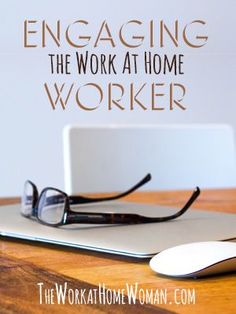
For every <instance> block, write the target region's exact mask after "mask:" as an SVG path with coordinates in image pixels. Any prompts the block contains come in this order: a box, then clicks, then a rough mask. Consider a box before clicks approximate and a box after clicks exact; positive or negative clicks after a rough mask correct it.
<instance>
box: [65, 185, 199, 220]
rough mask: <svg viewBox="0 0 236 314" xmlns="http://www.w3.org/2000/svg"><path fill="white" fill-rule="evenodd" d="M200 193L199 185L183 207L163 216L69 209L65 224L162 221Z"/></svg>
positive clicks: (182, 212) (184, 209)
mask: <svg viewBox="0 0 236 314" xmlns="http://www.w3.org/2000/svg"><path fill="white" fill-rule="evenodd" d="M199 194H200V189H199V187H196V189H195V190H194V192H193V194H192V196H191V197H190V199H189V200H188V201H187V203H186V204H185V205H184V207H183V208H182V209H181V210H180V211H178V212H177V213H175V214H173V215H170V216H165V217H146V216H141V215H137V214H118V213H99V212H98V213H94V212H93V213H90V212H74V211H71V210H70V211H69V212H68V215H67V219H66V224H70V223H88V224H138V223H151V222H163V221H168V220H172V219H175V218H177V217H179V216H181V215H183V214H184V213H185V212H186V211H187V210H188V208H189V207H190V206H191V205H192V203H193V202H194V201H195V200H196V198H197V197H198V196H199Z"/></svg>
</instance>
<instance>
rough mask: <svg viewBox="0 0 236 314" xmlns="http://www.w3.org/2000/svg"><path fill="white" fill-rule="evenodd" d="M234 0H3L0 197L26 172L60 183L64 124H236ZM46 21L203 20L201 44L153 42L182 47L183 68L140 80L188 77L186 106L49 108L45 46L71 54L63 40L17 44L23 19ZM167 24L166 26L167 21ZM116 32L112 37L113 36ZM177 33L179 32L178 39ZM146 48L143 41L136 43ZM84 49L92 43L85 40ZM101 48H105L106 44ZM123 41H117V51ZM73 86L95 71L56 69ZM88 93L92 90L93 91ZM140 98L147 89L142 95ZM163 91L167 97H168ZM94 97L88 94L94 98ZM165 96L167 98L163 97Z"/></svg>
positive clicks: (17, 189) (16, 189)
mask: <svg viewBox="0 0 236 314" xmlns="http://www.w3.org/2000/svg"><path fill="white" fill-rule="evenodd" d="M235 12H236V2H235V1H234V0H226V1H211V0H210V1H207V2H206V1H203V0H199V1H187V0H179V1H175V2H174V1H170V0H168V1H166V0H163V1H158V2H157V1H155V0H148V1H138V2H137V1H134V0H131V1H124V0H121V1H116V2H114V1H113V2H111V1H107V0H100V1H92V0H88V1H71V0H68V1H50V2H49V1H38V2H33V1H26V0H22V1H17V0H9V1H2V2H1V4H0V20H1V27H0V43H1V50H0V91H1V93H0V94H1V98H0V119H1V123H0V145H1V146H0V147H1V154H0V178H1V179H0V196H8V195H9V196H10V195H11V196H14V195H20V194H21V190H22V186H23V182H24V181H25V179H27V178H29V179H31V180H33V181H35V183H37V184H38V185H39V187H44V186H50V185H52V186H57V187H58V188H62V189H63V155H62V129H63V127H64V125H66V124H108V123H115V124H124V123H128V124H141V123H145V124H148V123H150V124H162V123H164V124H166V123H175V124H176V123H177V124H178V123H183V124H190V123H227V124H231V125H232V126H233V127H234V129H236V119H235V116H236V105H235V99H236V88H235V87H236V86H235V77H236V36H235V29H236V20H235ZM26 19H32V20H38V21H39V20H40V21H41V20H47V21H48V23H49V24H52V23H55V21H56V20H58V19H60V20H62V21H63V23H65V24H66V23H67V22H68V23H71V22H73V21H75V20H77V19H84V20H87V21H89V22H90V25H89V27H90V30H92V33H93V34H96V33H97V29H99V26H100V25H101V22H102V21H104V20H106V21H107V22H108V24H110V25H111V28H112V30H113V31H114V33H116V30H117V29H118V28H119V26H120V25H122V24H124V23H125V22H126V21H128V20H132V19H136V20H141V21H142V22H143V25H144V28H142V31H143V33H144V35H145V34H146V35H147V31H148V30H147V28H146V26H147V25H148V21H150V20H154V21H157V22H158V21H160V20H161V19H162V20H164V21H165V22H166V23H167V25H172V26H173V21H175V20H176V19H178V20H179V23H180V26H181V27H182V26H183V25H185V24H187V23H189V22H191V21H193V20H198V19H201V20H204V21H206V27H205V28H204V29H202V30H204V32H207V35H208V37H209V38H208V42H207V44H206V45H205V46H204V47H202V48H201V49H199V50H198V49H197V50H196V49H195V50H193V49H189V47H186V46H184V45H182V44H181V45H180V46H181V47H179V48H177V49H176V48H175V47H173V45H172V44H171V42H170V41H168V40H167V43H166V47H165V49H164V50H162V51H160V48H159V47H156V48H154V49H152V51H153V52H156V53H164V52H165V53H167V54H170V55H171V54H175V53H177V54H179V53H183V54H184V75H183V76H181V77H178V78H176V77H175V76H174V75H169V76H168V78H166V77H163V76H156V75H151V76H147V77H145V82H147V83H151V82H153V81H156V82H163V81H165V82H166V83H169V82H172V81H173V80H178V82H180V83H183V84H186V88H187V93H186V96H185V103H186V106H187V110H185V111H182V110H178V108H177V109H176V110H173V111H169V110H168V109H166V110H163V111H155V112H153V111H150V110H146V111H143V110H134V111H130V110H124V111H121V110H112V111H108V110H107V108H106V107H105V106H101V107H100V108H99V110H95V111H84V110H80V109H79V108H78V106H76V105H75V104H74V101H71V102H69V103H68V107H67V109H66V110H65V111H63V110H62V109H61V108H57V109H56V110H54V111H53V110H52V107H51V106H50V104H49V102H48V99H47V96H46V94H45V91H44V90H43V84H44V83H45V82H49V83H53V81H55V80H56V79H57V76H56V75H51V74H50V71H49V69H50V64H49V58H48V53H59V51H60V52H61V53H74V52H75V49H71V48H70V47H68V46H67V45H63V48H62V49H61V50H59V49H57V48H56V47H55V45H53V43H52V42H51V43H50V44H49V46H48V47H47V48H40V49H25V48H24V46H23V25H24V20H26ZM170 28H171V26H170ZM117 36H118V35H117V34H114V37H115V38H117ZM181 40H182V39H180V41H181ZM144 50H149V47H148V43H147V42H145V43H144V45H143V46H142V47H140V48H138V49H137V51H138V52H142V51H144ZM88 51H89V52H93V51H94V48H93V47H92V46H88ZM98 51H99V52H104V51H105V52H109V49H108V48H107V47H106V45H104V46H101V47H100V48H99V49H98ZM123 52H124V48H123V47H122V46H120V45H117V47H116V53H118V54H119V53H123ZM60 80H61V81H63V80H69V81H73V82H76V84H78V85H82V84H85V83H86V82H89V81H92V80H94V76H93V75H90V74H88V75H86V77H85V76H83V77H82V76H78V75H75V74H72V75H70V76H69V78H68V76H66V75H62V76H60ZM96 81H98V82H102V84H104V86H105V85H106V83H108V82H110V81H112V82H122V83H123V84H124V85H127V84H129V81H133V82H135V83H136V84H140V85H141V84H142V83H143V81H144V76H143V75H142V73H141V74H139V75H134V76H132V75H126V76H119V75H116V76H115V75H113V76H109V77H104V76H99V75H98V76H97V77H96ZM91 97H93V95H91ZM144 97H145V96H144ZM167 97H168V96H167ZM92 99H93V98H91V101H92ZM166 103H167V100H166Z"/></svg>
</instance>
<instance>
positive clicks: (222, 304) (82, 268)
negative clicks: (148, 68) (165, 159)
mask: <svg viewBox="0 0 236 314" xmlns="http://www.w3.org/2000/svg"><path fill="white" fill-rule="evenodd" d="M189 194H191V192H190V191H181V192H179V191H178V192H171V191H169V192H145V193H144V192H142V193H136V194H135V195H131V196H129V197H127V198H126V199H127V200H130V201H138V202H143V203H150V204H163V205H165V204H166V205H173V206H178V205H179V206H181V205H182V204H183V203H184V202H185V200H186V198H187V197H188V195H189ZM17 201H19V199H2V200H1V201H0V203H1V204H7V203H8V204H9V203H13V202H17ZM193 207H195V208H199V209H208V210H217V211H223V212H232V213H236V190H234V189H231V190H205V191H203V192H202V194H201V196H200V198H199V199H198V201H197V202H196V203H195V204H194V206H193ZM0 259H1V260H0V271H1V283H0V294H1V298H0V313H56V312H57V313H84V312H86V311H87V312H88V313H170V312H175V313H191V314H192V313H199V314H200V313H201V314H202V313H207V314H211V313H212V314H217V313H235V312H236V310H235V309H236V275H235V273H234V274H228V275H223V276H214V277H208V278H205V279H179V280H173V279H169V278H167V277H161V276H158V275H156V274H155V273H153V272H152V271H151V269H150V268H149V266H148V260H144V261H141V262H140V261H139V260H135V259H131V258H124V257H119V256H112V255H109V254H102V253H93V252H88V251H82V250H78V249H72V248H64V247H59V246H55V245H42V244H39V243H30V242H26V241H20V240H13V239H6V238H1V240H0ZM39 282H43V283H45V287H47V288H48V289H49V288H53V287H54V286H55V283H58V284H63V283H65V282H68V283H69V284H70V287H72V288H73V289H75V288H78V287H79V288H83V289H85V288H86V289H87V290H89V289H93V288H94V287H98V285H99V284H104V285H105V287H106V288H107V289H116V290H118V289H124V287H126V284H129V285H135V283H137V285H138V287H139V288H140V289H143V290H145V289H147V290H148V291H151V290H154V291H164V290H165V289H167V294H168V303H167V304H156V305H148V304H146V305H145V304H144V305H140V304H139V302H138V300H137V304H136V305H129V304H127V302H126V304H120V305H119V304H115V305H112V306H111V305H107V304H105V305H100V304H96V305H95V304H93V305H88V304H87V305H83V306H82V305H68V304H67V305H57V304H53V305H52V304H39V293H38V286H37V283H39ZM192 291H194V293H195V304H193V302H190V304H176V298H175V295H176V296H177V301H178V302H180V301H181V300H180V299H181V298H180V296H181V293H183V295H184V294H187V293H188V292H189V293H192ZM186 299H187V298H186ZM126 300H127V299H126ZM182 301H183V300H182ZM185 301H186V300H185ZM190 301H191V300H190ZM180 303H181V302H180ZM182 303H183V302H182Z"/></svg>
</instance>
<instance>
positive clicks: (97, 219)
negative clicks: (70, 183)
mask: <svg viewBox="0 0 236 314" xmlns="http://www.w3.org/2000/svg"><path fill="white" fill-rule="evenodd" d="M150 180H151V175H150V174H147V175H146V176H145V177H144V178H143V179H142V180H141V181H140V182H138V183H137V184H136V185H134V186H133V187H132V188H130V189H129V190H127V191H126V192H123V193H121V194H116V195H113V196H109V197H99V198H90V197H85V196H68V195H67V194H66V193H65V192H63V191H60V190H58V189H56V188H52V187H47V188H44V189H43V190H42V192H41V193H40V194H39V192H38V189H37V187H36V185H35V184H34V183H33V182H31V181H29V180H28V181H26V182H25V185H24V192H23V196H22V205H21V214H22V215H23V216H25V217H28V218H31V217H34V218H36V219H37V220H38V221H39V222H40V223H42V224H45V225H48V226H53V227H59V226H62V225H67V224H73V223H83V224H138V223H151V222H163V221H168V220H172V219H175V218H177V217H179V216H181V215H183V214H184V213H185V212H186V211H187V210H188V208H189V207H190V206H191V205H192V203H193V202H194V201H195V200H196V198H197V197H198V196H199V194H200V189H199V188H198V187H196V189H195V190H194V192H193V194H192V196H191V197H190V198H189V200H188V201H187V203H186V204H185V205H184V206H183V208H182V209H180V210H178V211H177V212H176V213H174V214H172V215H169V216H163V217H146V216H142V215H138V214H128V213H105V212H84V211H74V210H72V209H71V205H76V204H89V203H95V202H104V201H111V200H116V199H119V198H122V197H124V196H127V195H128V194H130V193H132V192H134V191H135V190H137V189H138V188H139V187H141V186H143V185H144V184H145V183H147V182H148V181H150Z"/></svg>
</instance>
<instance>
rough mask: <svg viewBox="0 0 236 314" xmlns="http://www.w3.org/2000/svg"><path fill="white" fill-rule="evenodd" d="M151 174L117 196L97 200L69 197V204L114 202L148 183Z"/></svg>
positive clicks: (84, 197)
mask: <svg viewBox="0 0 236 314" xmlns="http://www.w3.org/2000/svg"><path fill="white" fill-rule="evenodd" d="M151 178H152V177H151V174H150V173H148V174H147V175H146V176H145V177H144V178H143V179H142V180H141V181H140V182H138V183H137V184H135V185H134V186H133V187H132V188H130V189H129V190H127V191H125V192H123V193H120V194H117V195H113V196H108V197H98V198H90V197H86V196H70V197H69V199H70V204H86V203H94V202H102V201H111V200H116V199H118V198H121V197H124V196H127V195H128V194H130V193H132V192H134V191H135V190H137V189H138V188H140V187H141V186H143V185H144V184H145V183H147V182H149V181H150V180H151Z"/></svg>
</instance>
